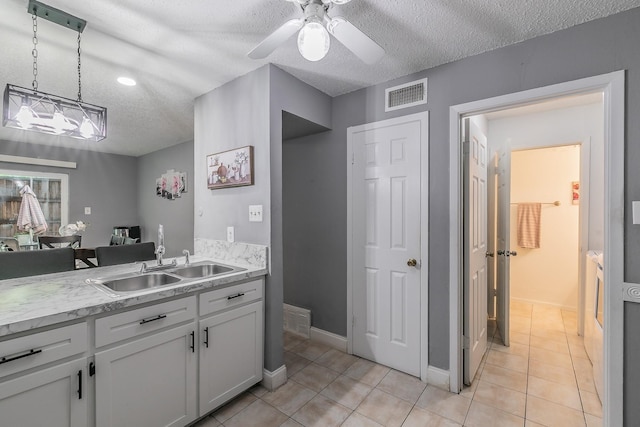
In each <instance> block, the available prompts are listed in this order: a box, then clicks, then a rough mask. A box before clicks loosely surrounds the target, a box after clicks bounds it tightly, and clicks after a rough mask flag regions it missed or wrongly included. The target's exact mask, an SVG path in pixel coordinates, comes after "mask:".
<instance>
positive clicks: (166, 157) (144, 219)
mask: <svg viewBox="0 0 640 427" xmlns="http://www.w3.org/2000/svg"><path fill="white" fill-rule="evenodd" d="M168 169H173V170H175V171H176V172H186V173H187V192H186V193H182V197H180V198H179V199H175V200H167V199H164V198H162V197H158V196H156V193H155V190H156V186H155V183H156V179H157V178H159V177H160V175H162V174H163V173H165V172H166V171H167V170H168ZM137 182H138V221H137V224H139V225H140V227H141V230H142V240H141V241H143V242H147V241H153V242H156V245H157V240H158V233H157V232H158V224H162V225H163V226H164V235H165V247H166V254H165V256H167V257H174V256H182V250H183V249H188V250H189V251H190V252H192V253H193V198H194V197H193V193H194V187H193V183H194V180H193V141H190V142H183V143H182V144H178V145H174V146H172V147H168V148H165V149H163V150H159V151H155V152H153V153H150V154H147V155H144V156H141V157H138V178H137Z"/></svg>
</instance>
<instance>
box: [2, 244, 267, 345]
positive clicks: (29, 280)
mask: <svg viewBox="0 0 640 427" xmlns="http://www.w3.org/2000/svg"><path fill="white" fill-rule="evenodd" d="M177 260H178V265H179V266H181V265H183V264H184V258H182V257H179V258H177ZM166 261H167V262H170V259H169V260H166ZM190 261H191V263H195V262H199V261H213V262H218V263H220V264H226V265H231V266H234V267H241V268H244V269H245V270H243V271H237V272H232V273H229V274H222V275H220V276H215V277H209V278H199V279H183V280H182V281H181V282H180V283H176V284H171V285H165V286H161V287H158V288H155V289H145V290H141V291H135V292H128V293H126V294H123V295H118V296H113V295H109V294H108V293H107V292H105V291H103V290H101V289H99V288H98V287H97V286H96V285H92V284H88V283H86V280H87V279H96V278H102V277H108V276H113V275H120V274H126V273H134V272H136V273H137V272H139V271H140V266H141V264H140V263H130V264H120V265H114V266H109V267H100V268H87V269H82V270H75V271H69V272H64V273H55V274H45V275H41V276H29V277H21V278H17V279H10V280H3V281H0V337H3V336H6V335H9V334H14V333H17V332H23V331H28V330H31V329H35V328H39V327H43V326H48V325H52V324H56V323H60V322H66V321H70V320H75V319H81V318H84V317H87V316H92V315H97V314H101V313H106V312H110V311H114V310H118V309H121V308H125V307H131V306H135V305H137V304H142V303H146V302H150V301H155V300H161V299H164V298H170V297H173V296H178V295H184V294H187V293H191V292H196V291H199V290H203V289H210V288H215V287H218V286H223V285H227V284H230V283H233V282H237V281H240V280H243V279H250V278H253V277H260V276H264V275H266V274H267V273H268V269H267V268H266V266H264V265H251V264H245V263H237V262H236V263H231V262H229V260H228V259H225V260H219V259H215V258H211V257H203V256H192V257H191V260H190ZM149 264H150V265H155V262H154V261H151V262H149Z"/></svg>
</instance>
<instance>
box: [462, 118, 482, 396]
mask: <svg viewBox="0 0 640 427" xmlns="http://www.w3.org/2000/svg"><path fill="white" fill-rule="evenodd" d="M463 131H464V142H463V144H464V153H465V154H464V171H465V180H464V286H463V293H464V330H463V334H464V355H463V359H464V362H463V371H464V376H463V380H464V383H465V384H471V382H472V381H473V377H474V376H475V374H476V372H477V370H478V367H479V366H480V362H481V361H482V357H483V356H484V353H485V352H486V351H487V258H486V257H487V223H488V221H487V137H486V136H485V135H484V133H483V132H482V131H481V129H480V128H479V126H478V125H476V123H474V122H473V121H472V120H471V119H470V118H466V119H464V129H463Z"/></svg>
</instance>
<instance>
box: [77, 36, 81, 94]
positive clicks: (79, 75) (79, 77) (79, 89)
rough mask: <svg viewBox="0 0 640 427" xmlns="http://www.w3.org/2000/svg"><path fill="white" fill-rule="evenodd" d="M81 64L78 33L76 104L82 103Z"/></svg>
mask: <svg viewBox="0 0 640 427" xmlns="http://www.w3.org/2000/svg"><path fill="white" fill-rule="evenodd" d="M81 66H82V62H81V61H80V31H78V102H82V74H81V72H80V69H81Z"/></svg>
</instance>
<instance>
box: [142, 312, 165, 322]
mask: <svg viewBox="0 0 640 427" xmlns="http://www.w3.org/2000/svg"><path fill="white" fill-rule="evenodd" d="M165 317H167V315H166V314H159V315H157V316H156V317H150V318H148V319H142V320H141V321H140V324H141V325H144V324H145V323H149V322H155V321H156V320H160V319H164V318H165Z"/></svg>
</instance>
